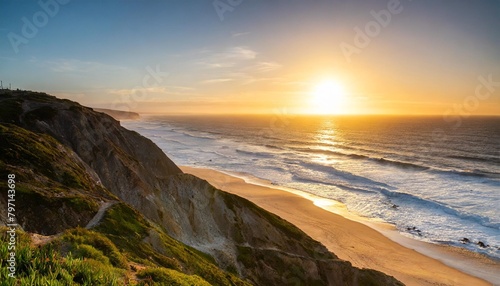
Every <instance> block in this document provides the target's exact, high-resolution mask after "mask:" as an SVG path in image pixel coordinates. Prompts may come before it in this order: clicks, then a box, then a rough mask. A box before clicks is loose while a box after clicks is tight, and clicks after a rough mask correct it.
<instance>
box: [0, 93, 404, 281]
mask: <svg viewBox="0 0 500 286" xmlns="http://www.w3.org/2000/svg"><path fill="white" fill-rule="evenodd" d="M2 104H3V106H4V107H5V106H8V107H9V108H8V110H6V111H8V112H3V113H2V114H3V115H0V122H11V123H14V124H17V125H19V126H21V127H23V128H26V129H29V130H32V131H34V132H39V133H45V134H48V135H50V136H52V137H54V138H55V139H56V140H58V141H59V142H60V143H61V144H62V145H64V146H66V147H68V148H69V149H70V150H71V151H72V152H74V154H76V155H77V156H78V158H79V159H81V161H82V162H83V163H84V164H83V165H85V166H87V167H88V168H90V169H91V171H92V172H95V174H96V178H95V180H96V183H97V184H100V183H102V185H103V186H104V187H105V188H106V189H107V190H109V191H110V192H111V193H113V194H114V195H116V196H117V197H118V199H119V200H122V201H124V202H126V203H128V204H130V205H131V206H133V207H134V208H135V209H136V210H138V211H139V212H140V213H141V214H143V215H144V216H145V217H146V218H147V219H149V220H151V221H152V222H154V223H156V224H158V225H159V226H161V227H162V228H164V229H165V231H166V232H167V233H168V234H169V235H170V236H172V237H173V238H175V239H177V240H179V241H181V242H183V243H185V244H187V245H190V246H192V247H194V248H196V249H199V250H201V251H203V252H206V253H209V254H211V255H213V256H214V257H215V258H216V260H217V262H218V264H219V265H220V266H221V267H222V268H224V269H227V270H230V271H233V272H237V273H239V274H240V275H242V276H243V277H245V278H248V279H250V280H251V281H252V282H253V283H255V284H258V285H399V284H398V283H399V282H397V281H396V280H394V279H393V278H392V277H388V276H386V275H384V274H382V273H380V272H376V271H373V270H360V269H357V268H354V267H352V266H351V265H350V263H348V262H345V261H341V260H339V259H337V257H336V256H335V255H334V254H332V253H330V252H328V251H327V250H326V248H325V247H324V246H323V245H321V244H320V243H318V242H316V241H314V240H313V239H311V238H310V237H308V236H307V235H306V234H304V233H303V232H302V231H300V230H299V229H297V228H296V227H294V226H293V225H291V224H289V223H288V222H286V221H284V220H282V219H280V218H279V217H277V216H275V215H273V214H271V213H269V212H267V211H265V210H263V209H261V208H259V207H258V206H256V205H254V204H253V203H251V202H249V201H247V200H245V199H242V198H239V197H237V196H235V195H231V194H228V193H225V192H223V191H220V190H217V189H215V188H214V187H212V186H211V185H210V184H208V183H207V182H206V181H204V180H201V179H199V178H197V177H194V176H192V175H188V174H183V173H182V171H181V170H180V169H179V168H178V167H177V166H176V165H175V164H174V163H173V162H172V161H171V160H170V159H169V158H167V156H166V155H165V154H164V153H163V152H162V151H161V150H160V149H159V148H158V147H157V146H156V145H155V144H153V143H152V142H151V141H150V140H149V139H146V138H144V137H142V136H140V135H139V134H137V133H136V132H133V131H129V130H126V129H124V128H122V127H121V126H120V124H119V122H118V121H116V120H114V119H113V118H111V117H109V116H107V115H105V114H102V113H97V112H94V111H93V110H92V109H90V108H86V107H83V106H81V105H79V104H77V103H74V102H71V101H68V100H59V99H56V98H54V97H51V96H47V95H44V94H40V93H30V92H19V93H16V94H10V95H9V96H3V97H0V112H2ZM13 110H14V111H13ZM149 239H151V241H155V240H154V236H152V237H151V238H149Z"/></svg>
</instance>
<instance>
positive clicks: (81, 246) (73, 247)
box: [62, 228, 128, 269]
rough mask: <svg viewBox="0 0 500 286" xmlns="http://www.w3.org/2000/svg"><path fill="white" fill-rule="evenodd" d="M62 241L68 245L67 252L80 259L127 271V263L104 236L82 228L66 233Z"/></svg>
mask: <svg viewBox="0 0 500 286" xmlns="http://www.w3.org/2000/svg"><path fill="white" fill-rule="evenodd" d="M62 241H63V242H67V243H69V252H71V253H73V254H74V256H76V257H80V258H92V259H95V260H99V261H101V262H109V263H111V265H113V266H114V267H118V268H123V269H128V261H127V259H126V258H125V256H123V255H122V254H121V253H120V251H119V250H118V248H116V246H115V245H114V244H113V242H111V240H109V239H108V238H107V237H106V236H104V235H102V234H100V233H97V232H95V231H90V230H86V229H84V228H76V229H72V230H69V231H67V232H66V233H65V234H64V235H63V236H62Z"/></svg>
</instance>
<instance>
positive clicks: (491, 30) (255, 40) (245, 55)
mask: <svg viewBox="0 0 500 286" xmlns="http://www.w3.org/2000/svg"><path fill="white" fill-rule="evenodd" d="M0 5H1V6H0V35H1V41H0V80H2V81H3V86H4V87H6V86H7V85H8V83H11V84H12V87H13V88H20V89H29V90H37V91H43V92H47V93H49V94H52V95H56V96H58V97H62V98H68V99H71V100H75V101H78V102H80V103H81V104H83V105H87V106H92V107H101V108H111V109H119V110H130V111H136V112H140V113H166V114H205V113H210V114H218V113H225V114H226V113H275V112H277V111H279V112H283V110H285V111H286V112H288V113H308V114H309V113H311V114H434V115H457V116H469V115H486V114H488V115H500V1H498V0H483V1H468V0H456V1H444V0H441V1H440V0H420V1H411V0H401V1H397V0H377V1H354V0H351V1H347V0H344V1H340V0H307V1H306V0H303V1H301V0H288V1H285V0H267V1H265V0H215V1H213V0H207V1H202V0H199V1H191V0H164V1H153V0H151V1H145V0H142V1H112V0H107V1H90V0H86V1H83V0H72V1H69V0H40V1H28V0H1V2H0Z"/></svg>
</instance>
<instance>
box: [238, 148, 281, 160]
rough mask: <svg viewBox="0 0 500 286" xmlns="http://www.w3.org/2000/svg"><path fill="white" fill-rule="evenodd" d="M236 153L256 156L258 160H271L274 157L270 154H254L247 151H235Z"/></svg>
mask: <svg viewBox="0 0 500 286" xmlns="http://www.w3.org/2000/svg"><path fill="white" fill-rule="evenodd" d="M236 153H240V154H244V155H250V156H256V157H259V158H273V157H274V155H273V154H271V153H264V152H254V151H247V150H242V149H236Z"/></svg>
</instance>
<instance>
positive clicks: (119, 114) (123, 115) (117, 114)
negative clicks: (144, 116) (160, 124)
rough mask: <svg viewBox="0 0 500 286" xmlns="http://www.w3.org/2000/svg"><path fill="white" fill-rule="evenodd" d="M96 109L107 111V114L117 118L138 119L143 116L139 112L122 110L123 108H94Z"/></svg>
mask: <svg viewBox="0 0 500 286" xmlns="http://www.w3.org/2000/svg"><path fill="white" fill-rule="evenodd" d="M94 110H95V111H97V112H102V113H106V114H107V115H109V116H111V117H113V118H114V119H116V120H136V119H139V118H141V116H140V115H139V113H135V112H130V111H121V110H113V109H105V108H94Z"/></svg>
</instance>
